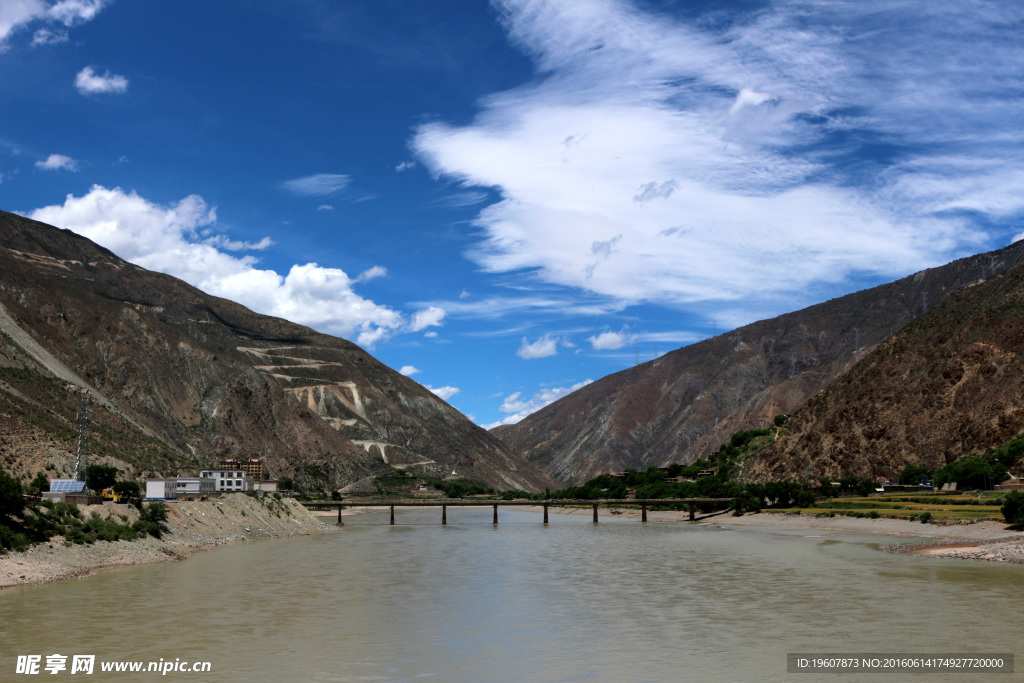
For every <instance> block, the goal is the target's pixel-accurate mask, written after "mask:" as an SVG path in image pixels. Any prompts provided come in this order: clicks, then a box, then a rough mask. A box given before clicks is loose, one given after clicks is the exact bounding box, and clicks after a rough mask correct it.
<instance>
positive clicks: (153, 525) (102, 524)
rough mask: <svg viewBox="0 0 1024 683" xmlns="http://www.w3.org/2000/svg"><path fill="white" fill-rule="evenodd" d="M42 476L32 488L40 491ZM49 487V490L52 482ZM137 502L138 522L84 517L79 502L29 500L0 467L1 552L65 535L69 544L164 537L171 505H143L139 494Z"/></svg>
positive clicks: (124, 519)
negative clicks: (75, 503)
mask: <svg viewBox="0 0 1024 683" xmlns="http://www.w3.org/2000/svg"><path fill="white" fill-rule="evenodd" d="M90 469H91V468H90ZM38 479H39V477H37V478H36V480H33V482H32V484H31V485H30V488H32V489H37V490H38V487H39V486H40V484H41V483H42V482H39V481H38ZM43 479H44V480H45V477H43ZM124 483H126V484H129V486H127V487H122V489H128V490H132V487H134V490H135V491H136V492H137V491H138V488H139V486H138V484H135V483H134V482H124ZM46 488H47V490H48V489H49V483H48V482H46ZM134 502H135V504H136V506H137V508H138V511H139V512H138V519H136V520H135V521H134V522H131V523H129V518H128V516H127V515H121V516H120V518H119V519H120V521H115V520H114V519H111V518H109V517H108V518H104V517H101V516H100V515H99V514H98V513H93V514H92V515H90V517H89V518H88V519H83V517H82V513H81V511H80V510H79V508H78V506H77V505H74V504H71V503H61V502H52V501H47V500H44V501H33V500H26V499H25V495H24V489H23V487H22V484H21V482H20V481H18V480H17V479H15V478H14V477H12V476H10V475H9V474H7V473H6V472H4V471H3V470H0V553H5V552H7V551H16V552H20V551H25V550H28V549H29V548H30V547H31V546H32V545H34V544H37V543H45V542H46V541H49V540H50V539H51V538H53V537H55V536H63V537H64V543H65V544H66V545H72V544H92V543H95V542H96V541H134V540H137V539H139V538H144V537H147V536H153V537H155V538H160V537H161V536H162V535H163V533H164V532H165V531H166V530H167V527H166V525H165V522H166V521H167V514H168V509H167V505H165V504H164V503H159V502H157V503H150V504H149V505H142V504H141V502H140V501H139V499H138V497H136V498H135V500H134Z"/></svg>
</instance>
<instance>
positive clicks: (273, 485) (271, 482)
mask: <svg viewBox="0 0 1024 683" xmlns="http://www.w3.org/2000/svg"><path fill="white" fill-rule="evenodd" d="M256 488H258V489H259V490H260V491H264V492H266V493H274V492H275V491H277V479H264V480H263V481H261V482H259V486H257V487H256Z"/></svg>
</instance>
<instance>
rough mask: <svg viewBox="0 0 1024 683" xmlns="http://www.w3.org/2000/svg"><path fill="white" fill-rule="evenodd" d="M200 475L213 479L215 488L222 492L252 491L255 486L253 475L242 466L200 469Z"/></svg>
mask: <svg viewBox="0 0 1024 683" xmlns="http://www.w3.org/2000/svg"><path fill="white" fill-rule="evenodd" d="M199 477H200V478H202V477H209V478H210V479H213V485H214V488H215V489H216V490H217V491H221V492H228V493H231V492H234V491H252V490H253V488H254V487H253V480H252V477H251V476H249V474H248V473H247V472H246V471H245V470H243V469H241V468H223V469H209V470H200V471H199Z"/></svg>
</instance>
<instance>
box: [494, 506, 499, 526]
mask: <svg viewBox="0 0 1024 683" xmlns="http://www.w3.org/2000/svg"><path fill="white" fill-rule="evenodd" d="M493 523H494V524H497V523H498V505H497V504H495V505H494V522H493Z"/></svg>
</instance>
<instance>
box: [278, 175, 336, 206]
mask: <svg viewBox="0 0 1024 683" xmlns="http://www.w3.org/2000/svg"><path fill="white" fill-rule="evenodd" d="M350 182H352V178H351V176H348V175H345V174H342V173H317V174H315V175H309V176H304V177H302V178H295V179H293V180H286V181H285V182H283V183H281V189H283V190H287V191H288V192H291V193H292V194H297V195H302V196H304V197H325V196H327V195H332V194H335V193H337V192H341V191H342V190H344V189H345V188H346V187H348V185H349V183H350ZM321 206H322V207H324V206H329V205H327V204H324V205H321ZM331 208H333V207H331Z"/></svg>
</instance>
